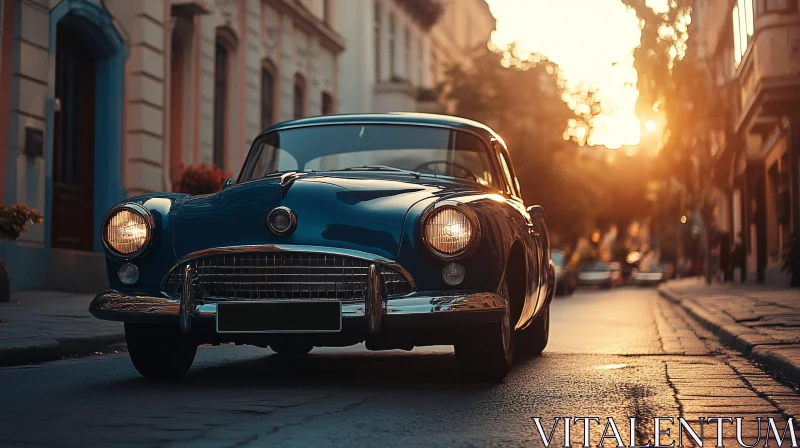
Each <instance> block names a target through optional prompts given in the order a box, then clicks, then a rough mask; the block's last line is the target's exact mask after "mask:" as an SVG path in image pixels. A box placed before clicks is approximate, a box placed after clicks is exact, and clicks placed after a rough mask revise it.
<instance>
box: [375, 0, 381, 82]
mask: <svg viewBox="0 0 800 448" xmlns="http://www.w3.org/2000/svg"><path fill="white" fill-rule="evenodd" d="M381 42H382V40H381V2H379V1H376V2H375V81H376V82H378V81H380V80H381Z"/></svg>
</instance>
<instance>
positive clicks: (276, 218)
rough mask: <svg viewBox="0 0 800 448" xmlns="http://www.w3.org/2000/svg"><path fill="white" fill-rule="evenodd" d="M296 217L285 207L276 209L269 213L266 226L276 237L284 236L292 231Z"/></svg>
mask: <svg viewBox="0 0 800 448" xmlns="http://www.w3.org/2000/svg"><path fill="white" fill-rule="evenodd" d="M296 223H297V217H296V216H295V214H294V212H292V211H291V210H290V209H289V208H287V207H277V208H275V209H273V210H272V211H271V212H269V215H268V216H267V225H268V226H269V230H270V231H272V233H274V234H276V235H286V234H288V233H291V232H292V230H294V226H295V224H296Z"/></svg>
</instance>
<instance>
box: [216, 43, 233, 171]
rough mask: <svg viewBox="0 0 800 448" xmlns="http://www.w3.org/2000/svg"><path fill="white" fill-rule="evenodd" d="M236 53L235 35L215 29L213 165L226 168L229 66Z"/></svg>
mask: <svg viewBox="0 0 800 448" xmlns="http://www.w3.org/2000/svg"><path fill="white" fill-rule="evenodd" d="M235 51H236V35H235V34H234V33H233V31H231V30H229V29H227V28H218V29H217V38H216V50H215V53H214V153H213V159H212V161H213V162H214V164H215V165H217V166H218V167H220V168H221V169H223V170H224V169H225V168H226V165H227V164H226V163H225V162H226V153H227V151H226V148H227V146H228V145H227V139H228V132H227V131H228V130H227V123H228V121H229V114H230V94H229V93H230V92H229V91H230V85H231V76H230V75H231V66H232V65H233V56H234V52H235Z"/></svg>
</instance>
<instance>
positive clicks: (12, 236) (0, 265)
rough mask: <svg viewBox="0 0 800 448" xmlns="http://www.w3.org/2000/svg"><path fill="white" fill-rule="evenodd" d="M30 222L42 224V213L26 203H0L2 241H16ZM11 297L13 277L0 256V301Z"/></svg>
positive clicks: (6, 300)
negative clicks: (9, 204)
mask: <svg viewBox="0 0 800 448" xmlns="http://www.w3.org/2000/svg"><path fill="white" fill-rule="evenodd" d="M28 223H30V224H41V223H42V215H40V214H39V212H38V211H36V210H30V209H28V207H26V206H24V205H12V206H11V207H9V208H6V207H4V206H2V205H0V241H2V240H11V241H14V240H16V239H18V238H19V236H20V235H21V234H22V232H25V231H27V230H28V226H27V225H28ZM10 297H11V278H10V276H9V275H8V265H7V264H6V263H5V261H4V260H3V259H2V258H0V302H8V301H9V299H10Z"/></svg>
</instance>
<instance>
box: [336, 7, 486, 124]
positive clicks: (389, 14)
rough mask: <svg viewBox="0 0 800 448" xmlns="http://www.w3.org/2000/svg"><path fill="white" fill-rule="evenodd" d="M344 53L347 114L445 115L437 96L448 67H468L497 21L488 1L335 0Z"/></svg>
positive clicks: (341, 82) (343, 90) (342, 67)
mask: <svg viewBox="0 0 800 448" xmlns="http://www.w3.org/2000/svg"><path fill="white" fill-rule="evenodd" d="M335 5H336V6H335V8H336V11H337V15H338V17H340V22H341V29H342V34H343V35H344V37H345V40H346V41H347V48H346V49H345V52H344V53H343V55H342V57H341V61H340V77H339V92H340V97H341V108H342V112H398V111H402V112H446V111H447V108H446V107H442V106H441V105H439V104H438V98H436V97H434V96H432V89H433V88H434V87H435V86H436V85H437V84H438V83H439V82H441V81H442V79H443V73H444V71H445V68H446V67H447V66H448V65H449V64H453V63H460V64H464V63H468V62H469V59H470V54H471V50H472V49H473V48H474V47H475V46H478V45H486V43H487V42H488V41H489V39H490V37H491V33H492V31H493V30H494V29H495V25H496V20H495V18H494V16H493V15H492V13H491V12H490V10H489V7H488V5H487V4H486V2H485V0H360V1H359V5H361V6H362V7H361V8H354V7H353V3H352V2H347V1H341V0H340V1H337V2H335Z"/></svg>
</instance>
